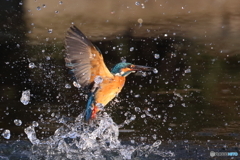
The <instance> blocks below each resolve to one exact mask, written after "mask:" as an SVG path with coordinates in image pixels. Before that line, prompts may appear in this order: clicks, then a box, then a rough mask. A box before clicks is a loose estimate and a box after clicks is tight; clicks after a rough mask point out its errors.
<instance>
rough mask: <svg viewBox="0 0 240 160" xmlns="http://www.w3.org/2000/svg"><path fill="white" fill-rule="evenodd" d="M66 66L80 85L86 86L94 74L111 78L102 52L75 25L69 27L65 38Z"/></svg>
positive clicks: (92, 80) (90, 82) (111, 75)
mask: <svg viewBox="0 0 240 160" xmlns="http://www.w3.org/2000/svg"><path fill="white" fill-rule="evenodd" d="M65 48H66V58H65V62H66V66H67V67H68V68H70V69H71V70H72V71H73V73H74V75H75V78H76V79H77V82H78V83H79V84H80V85H81V86H82V87H88V86H89V85H90V84H92V82H94V78H95V77H96V76H101V77H102V78H103V79H104V78H113V74H112V73H111V72H110V71H109V70H108V68H107V67H106V65H105V63H104V61H103V57H102V54H101V53H100V52H99V51H98V50H97V49H96V47H94V45H93V44H92V43H91V42H90V41H89V40H88V39H87V38H86V36H85V35H84V34H83V33H82V32H81V31H80V30H79V29H78V28H77V27H75V26H72V27H70V29H69V31H68V32H67V36H66V40H65Z"/></svg>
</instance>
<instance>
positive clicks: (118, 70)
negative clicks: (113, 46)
mask: <svg viewBox="0 0 240 160" xmlns="http://www.w3.org/2000/svg"><path fill="white" fill-rule="evenodd" d="M152 70H153V68H152V67H147V66H140V65H134V64H131V63H126V62H121V63H118V64H116V65H115V67H114V68H113V69H112V71H111V72H112V73H113V74H115V75H119V76H123V77H126V76H128V75H129V74H130V73H134V72H136V71H152Z"/></svg>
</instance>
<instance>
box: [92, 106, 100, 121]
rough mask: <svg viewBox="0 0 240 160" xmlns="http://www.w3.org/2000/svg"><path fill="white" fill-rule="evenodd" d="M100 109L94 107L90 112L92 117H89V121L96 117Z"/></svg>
mask: <svg viewBox="0 0 240 160" xmlns="http://www.w3.org/2000/svg"><path fill="white" fill-rule="evenodd" d="M99 111H100V109H99V108H98V107H96V106H94V108H93V110H92V115H91V119H95V118H96V117H97V112H99Z"/></svg>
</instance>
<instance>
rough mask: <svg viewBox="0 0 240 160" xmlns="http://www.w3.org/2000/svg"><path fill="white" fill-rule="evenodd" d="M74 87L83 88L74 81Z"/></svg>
mask: <svg viewBox="0 0 240 160" xmlns="http://www.w3.org/2000/svg"><path fill="white" fill-rule="evenodd" d="M73 86H74V87H77V88H80V87H81V85H80V84H79V83H77V82H76V81H73Z"/></svg>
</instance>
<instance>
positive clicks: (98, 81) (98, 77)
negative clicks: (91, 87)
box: [94, 76, 103, 84]
mask: <svg viewBox="0 0 240 160" xmlns="http://www.w3.org/2000/svg"><path fill="white" fill-rule="evenodd" d="M94 82H95V83H96V84H100V83H102V82H103V78H102V77H101V76H96V77H95V78H94Z"/></svg>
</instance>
